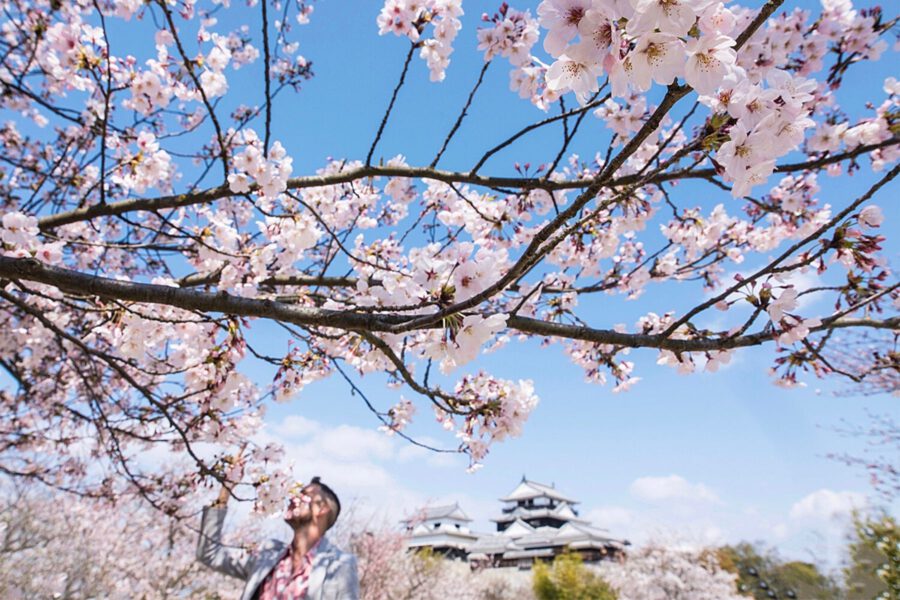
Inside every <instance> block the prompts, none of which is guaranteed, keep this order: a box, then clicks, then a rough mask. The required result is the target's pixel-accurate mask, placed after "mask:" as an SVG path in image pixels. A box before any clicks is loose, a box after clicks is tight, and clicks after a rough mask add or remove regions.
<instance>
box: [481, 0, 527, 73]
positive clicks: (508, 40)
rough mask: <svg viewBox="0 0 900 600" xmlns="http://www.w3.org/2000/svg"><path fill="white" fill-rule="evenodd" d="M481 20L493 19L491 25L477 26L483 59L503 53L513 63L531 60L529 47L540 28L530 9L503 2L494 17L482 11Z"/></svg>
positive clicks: (518, 64) (486, 59) (519, 63)
mask: <svg viewBox="0 0 900 600" xmlns="http://www.w3.org/2000/svg"><path fill="white" fill-rule="evenodd" d="M481 20H482V21H485V22H488V23H493V27H480V28H479V29H478V49H479V50H482V51H483V52H484V60H485V61H490V60H491V59H493V58H494V57H495V56H502V57H503V58H507V59H509V62H510V64H511V65H513V66H514V67H522V66H524V65H526V64H527V63H530V62H531V47H532V46H534V45H535V44H536V43H537V41H538V39H539V37H540V31H539V30H538V22H537V20H535V19H534V18H532V16H531V13H530V12H529V11H527V10H526V11H524V12H522V11H518V10H516V9H514V8H509V6H508V5H507V4H503V5H501V6H500V10H499V12H498V13H497V14H495V15H494V16H493V17H489V16H488V15H487V14H485V15H483V16H482V18H481Z"/></svg>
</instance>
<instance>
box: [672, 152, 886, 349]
mask: <svg viewBox="0 0 900 600" xmlns="http://www.w3.org/2000/svg"><path fill="white" fill-rule="evenodd" d="M898 174H900V164H898V165H895V166H894V168H893V169H891V170H890V171H889V172H888V173H887V174H886V175H884V176H883V177H882V178H881V179H879V180H878V181H877V182H876V183H875V184H874V185H873V186H872V187H870V188H869V190H868V191H867V192H866V193H865V194H863V195H862V196H860V197H859V198H857V199H856V200H854V201H853V202H852V203H850V205H848V206H847V207H846V208H844V210H842V211H840V212H839V213H837V214H836V215H835V216H834V217H833V218H832V219H831V220H829V221H828V222H826V223H824V224H823V225H822V226H821V227H819V228H818V229H816V230H815V231H814V232H812V233H810V234H809V235H807V236H806V237H805V238H803V239H802V240H800V241H799V242H797V243H795V244H793V245H792V246H791V247H790V248H788V249H787V250H785V251H784V252H782V253H781V254H780V255H779V256H778V257H777V258H776V259H775V260H773V261H771V262H769V264H767V265H766V266H765V267H763V268H761V269H759V270H758V271H756V272H755V273H753V274H752V275H750V276H748V277H745V278H743V279H742V280H741V281H738V282H736V283H734V284H732V285H731V286H730V287H728V289H726V290H725V291H724V292H722V293H721V294H718V295H716V296H714V297H713V298H710V299H709V300H707V301H706V302H704V303H702V304H700V305H698V306H696V307H694V308H693V309H691V310H690V311H688V312H687V313H686V314H685V315H684V316H683V317H681V318H680V319H678V320H676V321H674V322H673V323H672V325H670V326H669V327H668V328H667V329H666V331H665V332H664V333H663V335H667V336H668V335H672V333H674V332H675V331H677V330H678V328H679V327H681V326H682V325H684V324H685V323H687V322H689V321H690V320H691V319H692V318H694V317H695V316H696V315H698V314H700V313H701V312H703V311H705V310H707V309H708V308H710V307H712V306H715V304H716V303H718V302H721V301H722V300H724V299H725V298H727V297H728V296H730V295H731V294H733V293H734V292H735V291H737V290H738V289H740V288H741V287H743V286H745V285H747V284H750V283H753V282H754V281H756V280H757V279H759V278H760V277H762V276H764V275H766V274H767V273H769V272H770V271H771V270H772V269H774V268H775V267H777V266H778V265H779V264H781V263H782V262H783V261H785V260H787V259H788V258H789V257H791V256H792V255H793V254H794V253H795V252H796V251H797V250H799V249H800V248H802V247H803V246H805V245H806V244H808V243H810V242H812V241H815V240H817V239H819V237H820V236H821V235H822V234H823V233H825V232H826V231H828V230H829V229H831V228H832V227H834V226H835V225H836V224H837V223H839V222H841V221H842V220H843V219H844V218H846V217H847V216H848V215H849V214H850V213H851V212H853V211H854V210H855V209H856V208H857V207H858V206H859V205H861V204H862V203H863V202H865V201H866V200H868V199H870V198H871V197H872V196H874V195H875V193H876V192H878V190H880V189H881V188H882V187H883V186H884V185H886V184H887V183H888V182H890V181H891V180H893V179H894V178H895V177H896V176H897V175H898Z"/></svg>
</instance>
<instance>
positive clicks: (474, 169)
mask: <svg viewBox="0 0 900 600" xmlns="http://www.w3.org/2000/svg"><path fill="white" fill-rule="evenodd" d="M611 97H612V95H611V94H607V95H605V96H603V97H602V98H599V99H597V100H594V101H592V102H588V103H587V104H585V105H584V106H581V107H579V108H574V109H572V110H570V111H568V112H563V113H561V114H558V115H555V116H553V117H547V118H546V119H544V120H542V121H538V122H537V123H533V124H531V125H529V126H527V127H524V128H522V129H520V130H519V131H518V132H516V133H514V134H513V135H512V136H510V137H509V138H507V139H505V140H504V141H502V142H500V143H499V144H497V145H496V146H494V147H493V148H491V149H490V150H488V151H487V152H485V153H484V155H483V156H482V157H481V158H480V159H479V160H478V162H477V163H475V166H474V167H472V170H471V171H469V175H470V176H474V175H475V174H476V173H478V170H479V169H481V167H482V166H484V163H486V162H487V161H488V159H489V158H490V157H492V156H493V155H495V154H496V153H498V152H500V151H501V150H503V149H504V148H507V147H509V146H510V145H512V143H513V142H515V141H516V140H518V139H519V138H520V137H522V136H523V135H525V134H526V133H529V132H531V131H534V130H535V129H540V128H541V127H544V126H545V125H549V124H551V123H556V122H557V121H559V120H563V121H565V120H566V119H568V118H569V117H574V116H575V115H580V114H582V113H586V112H588V111H589V110H591V109H593V108H597V107H598V106H600V105H601V104H603V103H604V102H606V101H607V100H609V99H610V98H611Z"/></svg>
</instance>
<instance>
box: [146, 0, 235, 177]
mask: <svg viewBox="0 0 900 600" xmlns="http://www.w3.org/2000/svg"><path fill="white" fill-rule="evenodd" d="M157 5H158V6H159V7H160V8H161V9H162V11H163V14H164V15H165V16H166V22H167V23H168V24H169V32H170V33H171V34H172V38H173V39H174V40H175V47H176V48H178V54H179V55H180V56H181V60H182V63H183V64H184V69H185V71H187V73H188V75H189V76H190V78H191V80H192V81H193V82H194V87H196V88H197V91H198V92H199V93H200V98H201V99H202V100H203V105H204V106H205V107H206V112H207V114H209V119H210V121H212V124H213V128H214V129H215V131H216V139H217V140H218V142H219V155H220V157H221V159H222V168H223V170H224V174H223V177H222V178H223V179H228V171H230V170H231V169H230V167H229V160H228V146H227V145H226V144H225V136H224V135H223V134H222V126H221V125H220V124H219V118H218V117H217V116H216V111H215V109H213V106H212V104H211V103H210V101H209V98H208V97H207V96H206V90H204V89H203V85H202V84H201V83H200V78H198V77H197V74H196V73H195V72H194V67H193V64H192V63H191V59H190V58H188V55H187V52H185V50H184V45H183V44H182V43H181V37H180V36H179V35H178V28H177V27H175V21H174V20H173V19H172V11H171V10H170V9H169V6H168V4H166V2H165V0H158V1H157Z"/></svg>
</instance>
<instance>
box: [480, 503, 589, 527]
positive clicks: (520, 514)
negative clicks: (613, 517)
mask: <svg viewBox="0 0 900 600" xmlns="http://www.w3.org/2000/svg"><path fill="white" fill-rule="evenodd" d="M540 518H550V519H559V520H561V521H574V522H576V523H588V521H585V520H584V519H579V518H578V516H577V515H576V514H575V512H574V511H573V510H572V507H571V505H569V504H558V505H556V507H555V508H550V507H547V506H542V507H540V508H526V507H523V506H517V507H515V508H514V509H513V510H511V511H509V512H507V513H504V514H503V515H501V516H499V517H497V518H496V519H491V521H493V522H494V523H507V522H509V521H515V520H516V519H540Z"/></svg>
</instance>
